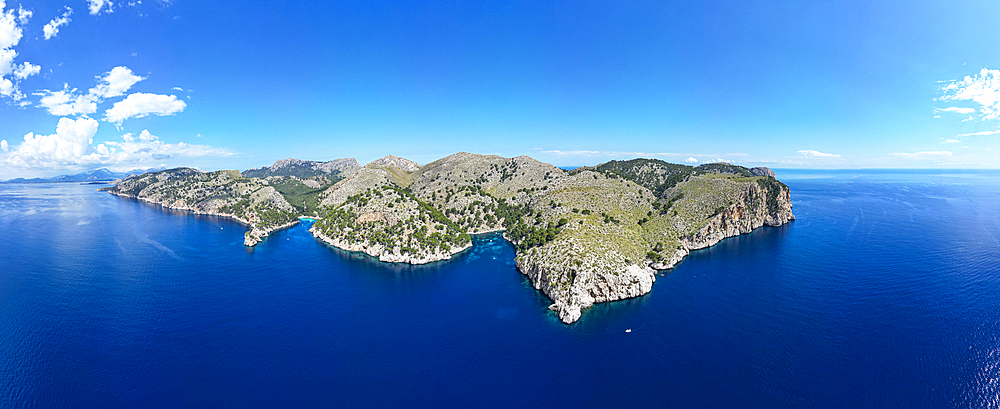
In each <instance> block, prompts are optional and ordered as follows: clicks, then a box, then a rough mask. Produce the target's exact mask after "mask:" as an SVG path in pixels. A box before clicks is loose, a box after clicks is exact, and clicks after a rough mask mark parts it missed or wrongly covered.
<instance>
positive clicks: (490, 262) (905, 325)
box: [0, 170, 1000, 408]
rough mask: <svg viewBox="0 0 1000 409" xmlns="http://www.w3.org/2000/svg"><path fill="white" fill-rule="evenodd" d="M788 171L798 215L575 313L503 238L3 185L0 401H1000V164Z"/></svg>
mask: <svg viewBox="0 0 1000 409" xmlns="http://www.w3.org/2000/svg"><path fill="white" fill-rule="evenodd" d="M778 177H779V179H781V180H782V181H784V182H785V183H786V184H788V185H789V186H790V187H791V189H792V203H793V205H794V206H795V207H794V213H795V215H796V216H797V218H798V219H797V220H796V221H794V222H792V223H791V224H789V225H786V226H782V227H779V228H766V227H765V228H761V229H758V230H757V231H755V232H754V233H752V234H748V235H743V236H739V237H734V238H731V239H727V240H724V241H723V242H721V243H719V244H718V245H716V246H714V247H711V248H709V249H705V250H700V251H696V252H693V253H692V254H691V255H690V256H689V257H688V258H687V259H685V260H684V261H682V262H681V263H680V264H679V265H678V266H677V267H676V268H675V269H673V270H670V271H665V272H663V275H662V276H659V275H658V276H657V281H656V283H655V284H654V286H653V290H652V292H651V293H649V294H647V295H645V296H643V297H638V298H634V299H630V300H624V301H619V302H613V303H607V304H599V305H597V306H595V307H593V308H591V309H589V310H586V311H584V314H583V317H582V318H581V320H580V321H579V322H577V323H575V324H573V325H564V324H562V323H561V322H559V320H558V319H557V318H556V317H555V316H554V315H553V314H552V313H551V312H548V311H547V310H546V307H547V306H548V304H549V301H548V299H547V298H546V297H545V296H544V295H543V294H541V293H540V292H538V291H536V290H534V289H533V288H531V286H530V284H529V283H528V281H527V280H526V279H525V278H524V277H523V276H522V275H521V274H520V273H518V272H517V270H516V268H515V266H514V251H513V248H512V247H511V246H510V245H509V244H508V243H507V242H505V241H504V240H503V239H502V238H500V237H499V236H496V235H493V236H484V237H480V238H477V239H476V241H475V246H474V247H473V248H472V249H470V250H469V251H467V252H465V253H462V254H460V255H459V256H457V257H456V258H455V259H453V260H450V261H446V262H440V263H433V264H430V265H424V266H405V265H393V264H387V263H381V262H378V261H375V260H373V259H371V258H369V257H367V256H362V255H359V254H355V253H348V252H343V251H340V250H337V249H334V248H331V247H328V246H326V245H324V244H323V243H321V242H318V241H316V240H315V239H313V238H312V236H311V235H309V233H308V224H307V223H306V224H300V225H299V226H295V227H293V228H290V229H287V230H284V231H281V232H278V233H276V234H274V235H272V236H271V237H270V238H268V239H267V240H265V241H264V242H263V243H261V244H260V245H258V246H257V247H256V248H254V249H246V248H245V247H244V246H243V232H244V231H245V228H243V227H242V226H240V225H238V224H235V223H233V222H230V221H228V220H225V219H219V218H215V217H207V216H196V215H191V214H187V213H183V212H173V211H168V210H164V209H161V208H158V207H155V206H150V205H147V204H142V203H139V202H136V201H131V200H124V199H121V198H117V197H114V196H111V195H108V194H107V193H101V192H97V191H96V190H95V186H94V185H77V184H45V185H0V234H2V236H0V237H2V244H0V407H4V408H21V407H25V408H26V407H83V408H86V407H102V408H105V407H251V408H252V407H330V406H348V405H350V406H360V407H396V406H403V407H470V406H477V407H511V406H514V407H526V406H531V407H536V406H549V407H563V406H580V407H596V406H610V405H616V406H617V405H623V404H631V405H638V406H642V407H651V406H656V407H661V406H678V407H997V406H998V405H1000V399H998V395H1000V384H998V379H1000V365H998V364H1000V303H998V301H1000V268H998V267H997V266H998V265H1000V172H996V171H912V170H902V171H895V170H894V171H887V170H842V171H815V170H809V171H803V170H779V171H778ZM626 329H631V332H628V333H626V332H625V330H626Z"/></svg>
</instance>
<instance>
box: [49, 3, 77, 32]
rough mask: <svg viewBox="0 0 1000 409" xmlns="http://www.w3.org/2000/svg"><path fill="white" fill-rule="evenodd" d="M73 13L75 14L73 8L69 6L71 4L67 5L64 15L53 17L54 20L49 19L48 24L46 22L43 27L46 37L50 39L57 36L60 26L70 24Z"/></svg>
mask: <svg viewBox="0 0 1000 409" xmlns="http://www.w3.org/2000/svg"><path fill="white" fill-rule="evenodd" d="M72 14H73V9H71V8H69V6H66V12H65V13H63V14H62V16H59V17H56V18H53V19H52V21H49V22H48V23H47V24H45V27H42V32H43V33H44V34H45V39H46V40H48V39H50V38H52V37H55V36H56V34H59V27H62V26H65V25H67V24H69V22H70V19H69V16H71V15H72Z"/></svg>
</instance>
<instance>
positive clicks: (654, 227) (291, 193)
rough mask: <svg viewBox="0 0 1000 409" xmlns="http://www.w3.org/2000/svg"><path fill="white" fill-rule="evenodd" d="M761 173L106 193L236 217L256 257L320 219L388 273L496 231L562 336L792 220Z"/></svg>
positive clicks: (653, 171)
mask: <svg viewBox="0 0 1000 409" xmlns="http://www.w3.org/2000/svg"><path fill="white" fill-rule="evenodd" d="M774 176H775V175H774V172H772V171H771V170H770V169H768V168H745V167H741V166H736V165H731V164H727V163H714V164H706V165H701V166H697V167H692V166H685V165H677V164H670V163H667V162H664V161H660V160H655V159H633V160H628V161H611V162H607V163H604V164H601V165H598V166H594V167H586V168H580V169H575V170H573V171H564V170H562V169H559V168H557V167H555V166H552V165H550V164H546V163H542V162H539V161H537V160H534V159H532V158H530V157H527V156H520V157H516V158H503V157H499V156H494V155H477V154H471V153H465V152H462V153H457V154H454V155H451V156H448V157H445V158H442V159H439V160H437V161H435V162H432V163H429V164H426V165H423V166H420V165H418V164H417V163H415V162H412V161H409V160H406V159H403V158H399V157H396V156H392V155H390V156H386V157H384V158H381V159H378V160H376V161H374V162H371V163H368V164H366V165H364V166H360V165H359V164H358V162H357V161H355V160H354V159H353V158H350V159H338V160H335V161H330V162H312V161H303V160H297V159H287V160H282V161H278V162H276V163H275V164H274V165H272V166H270V167H263V168H255V169H250V170H247V171H245V172H242V173H241V172H239V171H236V170H227V171H218V172H201V171H198V170H195V169H190V168H177V169H169V170H164V171H160V172H153V173H146V174H142V175H138V176H132V177H129V178H126V179H124V180H122V181H121V182H120V183H118V184H117V185H115V186H114V187H111V188H107V189H106V190H108V191H109V192H111V193H112V194H115V195H119V196H124V197H131V198H136V199H138V200H142V201H145V202H150V203H156V204H159V205H162V206H164V207H168V208H173V209H187V210H191V211H193V212H196V213H203V214H214V215H219V216H225V217H231V218H233V219H234V220H237V221H239V222H240V223H243V224H245V225H247V226H248V228H249V230H248V231H247V233H246V234H245V241H244V243H245V244H246V245H247V246H253V245H256V244H257V243H259V242H260V241H261V240H263V239H264V238H265V237H266V236H267V235H268V234H270V233H271V232H273V231H275V230H278V229H281V228H284V227H288V226H291V225H294V224H295V223H297V222H298V217H299V216H308V217H313V218H316V219H317V221H316V223H315V224H314V225H313V226H312V228H311V229H310V232H311V233H312V234H313V235H314V236H315V237H316V238H317V239H319V240H322V241H324V242H325V243H327V244H329V245H331V246H335V247H338V248H341V249H344V250H349V251H360V252H364V253H366V254H369V255H371V256H373V257H377V258H378V259H379V260H382V261H385V262H402V263H413V264H421V263H428V262H432V261H438V260H446V259H449V258H451V257H452V256H453V255H455V254H456V253H458V252H461V251H462V250H465V249H467V248H469V247H471V245H472V244H471V237H470V234H478V233H485V232H494V231H502V232H503V237H504V238H506V239H507V240H509V241H510V242H511V243H512V244H513V245H514V246H515V247H516V249H517V260H516V263H517V268H518V270H519V271H520V272H521V273H522V274H525V275H526V276H527V277H528V279H529V280H530V282H531V283H532V285H533V286H534V288H535V289H536V290H540V291H542V292H543V293H545V295H546V296H548V297H549V299H551V300H552V305H551V306H550V307H549V309H551V310H552V311H555V312H556V313H557V314H558V316H559V318H560V319H561V320H562V321H563V322H565V323H567V324H569V323H572V322H575V321H576V320H578V319H579V318H580V315H581V313H582V311H583V310H584V309H586V308H588V307H590V306H592V305H593V304H595V303H599V302H607V301H614V300H620V299H624V298H630V297H636V296H640V295H643V294H646V293H648V292H649V291H650V290H651V289H652V285H653V282H654V281H655V280H656V270H662V269H669V268H672V267H673V266H674V265H675V264H677V262H679V261H680V260H681V259H683V258H684V256H686V255H687V254H688V253H689V252H690V251H691V250H695V249H700V248H705V247H708V246H711V245H713V244H715V243H718V242H719V241H720V240H722V239H724V238H726V237H731V236H736V235H739V234H744V233H749V232H751V231H753V230H754V229H756V228H758V227H761V226H765V225H766V226H780V225H782V224H785V223H788V222H789V221H791V220H793V219H795V216H794V215H792V211H791V209H792V205H791V200H790V199H791V198H790V191H789V189H788V186H786V185H785V184H783V183H781V182H780V181H778V180H777V179H775V177H774Z"/></svg>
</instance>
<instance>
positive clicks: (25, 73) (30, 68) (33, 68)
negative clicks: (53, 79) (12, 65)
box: [14, 61, 42, 80]
mask: <svg viewBox="0 0 1000 409" xmlns="http://www.w3.org/2000/svg"><path fill="white" fill-rule="evenodd" d="M41 70H42V67H41V66H38V65H35V64H32V63H30V62H27V61H25V62H24V63H22V64H21V65H19V66H17V68H16V69H14V78H17V79H19V80H23V79H25V78H28V77H30V76H32V75H35V74H38V72H39V71H41Z"/></svg>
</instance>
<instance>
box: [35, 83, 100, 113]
mask: <svg viewBox="0 0 1000 409" xmlns="http://www.w3.org/2000/svg"><path fill="white" fill-rule="evenodd" d="M35 95H39V96H41V97H42V99H41V100H40V101H39V102H38V105H39V106H41V107H42V108H45V109H48V110H49V113H50V114H52V115H56V116H69V115H89V114H92V113H94V112H97V103H98V102H100V101H99V100H98V98H97V97H95V96H93V95H90V94H87V95H77V94H76V89H75V88H74V89H69V86H68V85H64V88H63V90H62V91H55V92H52V91H49V90H44V91H42V92H38V93H35Z"/></svg>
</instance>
